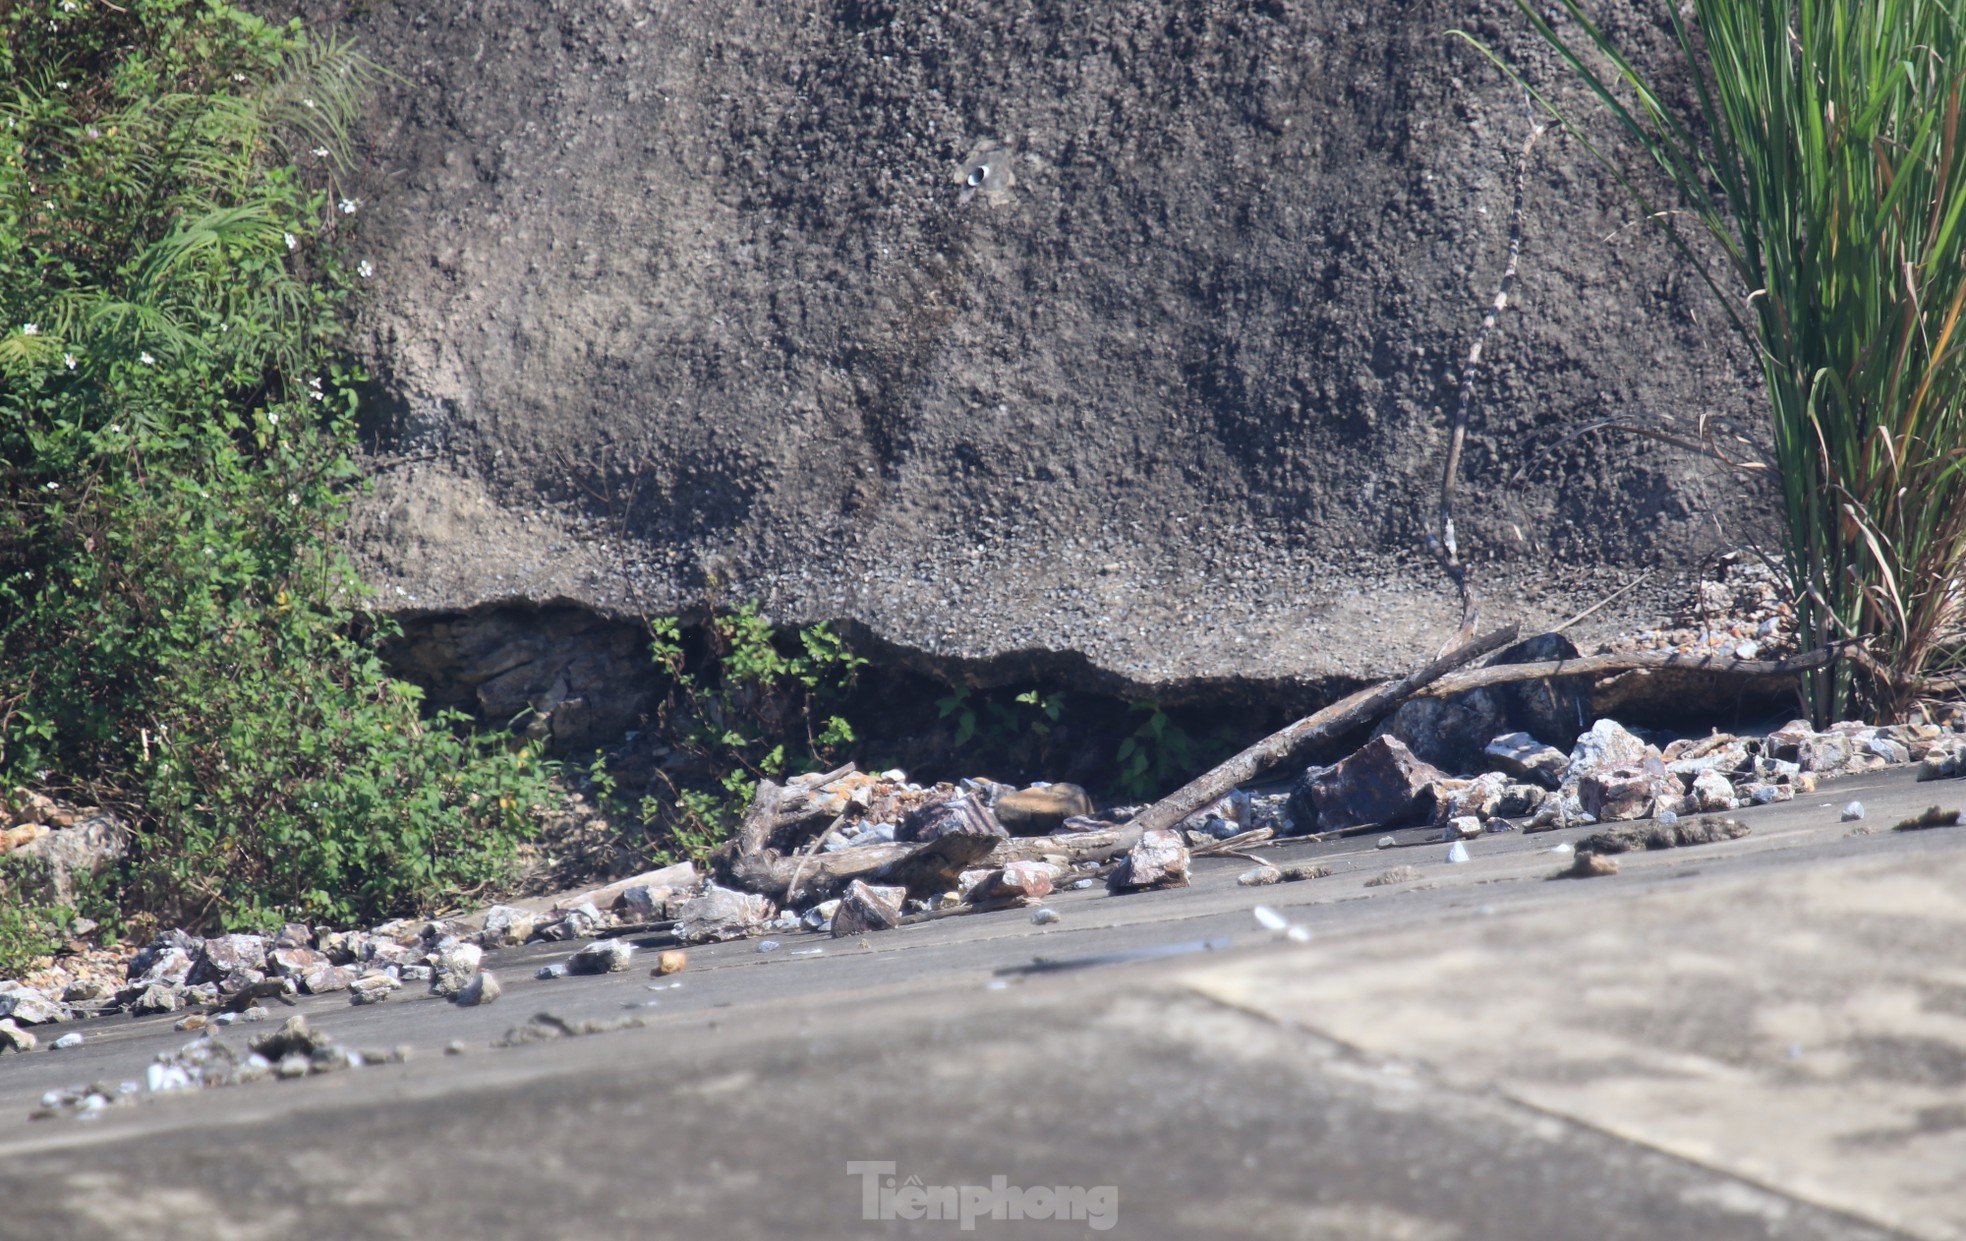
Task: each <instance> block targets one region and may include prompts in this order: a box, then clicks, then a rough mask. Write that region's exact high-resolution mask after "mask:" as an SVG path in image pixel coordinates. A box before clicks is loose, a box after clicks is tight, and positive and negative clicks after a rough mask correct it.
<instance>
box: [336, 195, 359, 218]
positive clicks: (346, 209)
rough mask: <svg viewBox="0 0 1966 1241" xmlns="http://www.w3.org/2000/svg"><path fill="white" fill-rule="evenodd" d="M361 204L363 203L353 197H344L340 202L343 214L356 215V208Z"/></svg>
mask: <svg viewBox="0 0 1966 1241" xmlns="http://www.w3.org/2000/svg"><path fill="white" fill-rule="evenodd" d="M361 205H362V204H361V203H359V202H357V201H355V200H354V199H352V198H344V199H342V200H341V202H340V204H339V206H340V207H341V214H343V215H354V214H355V209H356V208H357V207H359V206H361Z"/></svg>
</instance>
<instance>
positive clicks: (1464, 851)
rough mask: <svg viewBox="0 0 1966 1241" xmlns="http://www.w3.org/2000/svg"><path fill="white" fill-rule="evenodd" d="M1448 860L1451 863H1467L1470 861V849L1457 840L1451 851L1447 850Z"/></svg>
mask: <svg viewBox="0 0 1966 1241" xmlns="http://www.w3.org/2000/svg"><path fill="white" fill-rule="evenodd" d="M1447 860H1448V861H1450V862H1465V861H1467V860H1468V847H1467V846H1466V845H1464V844H1462V843H1461V842H1460V841H1458V840H1457V841H1455V842H1454V844H1453V845H1452V846H1451V847H1450V848H1449V849H1448V850H1447Z"/></svg>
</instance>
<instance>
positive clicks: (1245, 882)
mask: <svg viewBox="0 0 1966 1241" xmlns="http://www.w3.org/2000/svg"><path fill="white" fill-rule="evenodd" d="M1282 882H1283V872H1282V871H1280V870H1278V869H1277V868H1276V867H1274V866H1258V867H1256V868H1255V869H1254V870H1246V871H1244V872H1242V873H1241V874H1240V875H1237V876H1236V883H1237V884H1238V885H1239V886H1241V887H1245V888H1261V887H1267V886H1268V885H1270V884H1273V883H1282Z"/></svg>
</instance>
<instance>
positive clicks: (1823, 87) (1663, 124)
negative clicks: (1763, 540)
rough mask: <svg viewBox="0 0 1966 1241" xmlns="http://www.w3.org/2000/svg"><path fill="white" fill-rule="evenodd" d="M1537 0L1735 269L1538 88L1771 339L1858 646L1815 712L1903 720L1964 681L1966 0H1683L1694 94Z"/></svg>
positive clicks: (1811, 503)
mask: <svg viewBox="0 0 1966 1241" xmlns="http://www.w3.org/2000/svg"><path fill="white" fill-rule="evenodd" d="M1517 6H1518V7H1519V8H1520V9H1521V10H1522V12H1523V14H1524V16H1525V17H1526V18H1527V20H1528V21H1529V23H1530V25H1531V26H1533V27H1534V28H1535V30H1536V32H1537V33H1538V34H1539V35H1541V37H1542V38H1543V39H1544V40H1545V41H1546V42H1547V43H1548V44H1549V45H1550V46H1551V47H1552V48H1554V49H1555V50H1556V51H1557V52H1558V54H1559V55H1560V56H1561V57H1562V58H1563V59H1564V61H1565V62H1567V63H1568V65H1569V66H1570V68H1571V69H1572V71H1573V72H1575V74H1576V75H1577V76H1578V77H1579V78H1580V79H1581V80H1582V81H1583V82H1584V84H1585V85H1586V86H1587V87H1588V88H1589V90H1590V91H1591V93H1592V94H1593V95H1595V96H1596V98H1597V99H1598V101H1599V102H1600V103H1601V104H1602V105H1603V106H1604V107H1605V109H1606V110H1607V111H1608V112H1609V113H1610V115H1611V116H1612V118H1613V119H1614V121H1615V122H1616V125H1617V127H1618V129H1619V130H1620V131H1621V132H1622V133H1623V134H1624V135H1625V137H1626V138H1628V139H1629V140H1630V141H1632V142H1633V143H1634V144H1635V145H1636V146H1637V147H1638V148H1639V149H1640V150H1642V151H1643V152H1644V154H1645V156H1646V157H1647V158H1648V159H1649V160H1650V161H1651V162H1653V163H1655V164H1656V165H1657V166H1658V167H1659V168H1660V169H1661V170H1663V172H1664V173H1665V175H1666V177H1667V178H1668V179H1669V180H1670V181H1671V183H1672V185H1673V187H1674V189H1675V191H1676V192H1677V194H1678V196H1679V199H1680V202H1681V205H1682V207H1683V208H1684V209H1685V212H1686V214H1688V215H1690V217H1691V218H1693V219H1696V220H1698V221H1699V224H1700V227H1701V230H1702V231H1703V232H1704V234H1705V235H1706V236H1707V238H1709V239H1710V240H1711V242H1712V243H1713V249H1714V250H1715V252H1716V254H1717V258H1718V262H1719V264H1720V271H1721V273H1722V274H1720V275H1716V274H1715V273H1714V272H1713V271H1710V270H1709V268H1708V265H1707V263H1705V262H1704V261H1702V256H1701V254H1699V253H1698V250H1699V249H1700V247H1698V246H1696V244H1695V239H1694V238H1692V237H1690V236H1688V235H1687V234H1686V233H1685V232H1684V231H1683V230H1682V228H1681V226H1680V224H1679V220H1680V218H1681V214H1680V213H1678V212H1672V211H1662V210H1657V209H1655V207H1654V204H1653V203H1652V202H1651V201H1649V199H1648V197H1647V195H1646V194H1645V193H1644V191H1643V190H1642V189H1641V188H1640V187H1639V186H1638V184H1637V183H1636V181H1635V180H1633V179H1632V178H1631V177H1630V176H1628V175H1627V173H1626V171H1625V170H1624V169H1623V168H1621V167H1620V166H1619V164H1618V162H1617V161H1616V160H1614V159H1613V158H1611V156H1610V155H1609V154H1607V153H1606V152H1604V151H1602V150H1600V149H1599V148H1598V147H1596V146H1595V145H1593V144H1591V143H1590V141H1589V139H1588V138H1587V136H1586V135H1585V134H1584V133H1583V132H1582V131H1581V130H1580V129H1578V128H1577V127H1576V126H1575V125H1574V124H1572V123H1571V122H1570V121H1569V120H1568V119H1567V118H1565V117H1564V116H1563V115H1562V113H1561V112H1560V111H1558V110H1557V109H1556V108H1555V107H1554V106H1553V105H1551V104H1550V103H1549V101H1548V100H1547V99H1546V98H1544V97H1543V96H1541V95H1540V94H1539V95H1538V98H1539V99H1540V100H1542V102H1543V104H1544V106H1545V107H1548V108H1549V110H1550V111H1551V112H1552V114H1553V115H1556V116H1557V118H1558V120H1559V121H1561V122H1563V123H1564V124H1565V126H1566V128H1568V129H1569V130H1570V132H1571V133H1572V134H1573V136H1575V137H1577V138H1578V139H1579V140H1580V141H1581V142H1583V143H1584V145H1585V146H1586V147H1587V148H1588V149H1589V150H1591V151H1592V153H1593V154H1594V155H1595V156H1596V157H1597V158H1598V159H1599V160H1600V161H1601V162H1603V164H1604V165H1605V167H1606V168H1608V169H1609V170H1610V171H1611V172H1612V173H1613V175H1615V176H1617V177H1618V178H1619V180H1620V181H1621V182H1622V183H1623V184H1624V185H1625V186H1626V188H1627V189H1628V190H1629V191H1630V192H1631V194H1632V196H1633V198H1634V200H1635V201H1636V202H1637V203H1638V204H1639V206H1640V209H1641V210H1642V211H1643V212H1644V213H1645V215H1646V217H1647V218H1648V219H1651V220H1653V221H1655V222H1656V223H1658V224H1659V225H1660V226H1661V227H1662V228H1664V229H1665V231H1666V234H1667V236H1668V237H1669V238H1670V239H1671V240H1672V242H1673V244H1674V245H1675V246H1676V247H1677V248H1678V249H1679V250H1680V251H1681V253H1682V254H1683V255H1684V256H1685V257H1686V258H1687V260H1688V261H1689V262H1691V263H1693V265H1694V268H1695V270H1696V271H1697V272H1698V273H1699V274H1700V276H1701V278H1702V279H1704V280H1705V281H1706V282H1707V284H1708V286H1709V287H1710V288H1711V289H1712V291H1713V293H1714V294H1715V296H1716V298H1718V300H1719V301H1720V304H1721V306H1722V308H1723V310H1724V311H1725V313H1726V314H1727V316H1728V319H1729V322H1730V323H1731V324H1732V325H1733V326H1734V328H1735V329H1736V330H1737V331H1738V332H1739V333H1740V334H1741V335H1742V336H1743V338H1745V339H1746V340H1747V341H1748V343H1749V344H1750V345H1751V346H1752V347H1753V348H1754V350H1755V353H1756V356H1757V357H1758V358H1759V359H1760V362H1761V368H1762V375H1763V379H1764V384H1765V388H1766V391H1767V395H1768V401H1769V409H1770V420H1771V432H1772V440H1773V443H1774V448H1775V458H1776V466H1777V469H1778V470H1779V472H1780V475H1781V482H1782V490H1783V501H1784V510H1785V516H1786V518H1787V530H1786V562H1787V565H1786V567H1787V573H1788V577H1789V581H1790V585H1791V589H1792V591H1793V593H1794V596H1795V599H1796V604H1797V609H1798V614H1799V621H1800V626H1801V631H1802V638H1803V640H1804V641H1805V642H1806V643H1808V644H1810V645H1814V646H1827V645H1830V644H1832V643H1838V642H1844V641H1848V642H1850V643H1851V645H1849V646H1848V647H1847V648H1846V654H1848V655H1849V656H1850V658H1849V659H1848V660H1846V661H1843V662H1840V663H1838V664H1837V665H1835V666H1833V667H1831V668H1825V669H1823V670H1822V671H1820V672H1816V673H1811V674H1809V675H1808V676H1807V679H1806V681H1805V689H1806V697H1807V699H1808V704H1809V708H1810V710H1811V712H1812V714H1813V715H1814V717H1815V718H1816V721H1817V722H1818V723H1819V724H1821V723H1824V722H1826V721H1827V720H1829V719H1830V718H1834V717H1838V716H1842V715H1845V714H1848V713H1852V712H1866V713H1872V714H1875V715H1877V716H1879V717H1883V718H1901V717H1902V716H1903V715H1904V714H1905V712H1906V711H1907V710H1909V709H1910V708H1911V707H1912V706H1913V705H1914V704H1915V703H1916V702H1917V700H1918V699H1919V698H1920V697H1921V695H1923V694H1925V693H1926V692H1928V690H1931V689H1934V688H1937V687H1938V685H1939V684H1941V683H1942V682H1944V681H1948V680H1949V681H1951V682H1954V683H1956V682H1957V678H1956V677H1952V678H1946V677H1944V675H1943V674H1944V673H1945V671H1946V669H1947V668H1948V667H1950V666H1953V665H1956V664H1957V663H1958V662H1959V660H1960V659H1961V657H1962V634H1961V627H1962V622H1966V339H1962V335H1963V334H1962V324H1961V318H1962V313H1963V312H1966V227H1963V226H1962V224H1963V221H1962V217H1966V132H1962V129H1961V116H1960V113H1961V103H1962V95H1966V12H1962V10H1961V7H1960V5H1959V4H1958V3H1956V0H1953V2H1947V0H1781V2H1779V3H1778V2H1777V0H1691V3H1690V4H1688V5H1687V6H1684V7H1681V6H1679V5H1676V4H1666V5H1663V6H1662V8H1663V12H1664V15H1665V17H1666V19H1667V21H1668V22H1669V23H1670V25H1671V29H1672V32H1673V35H1674V39H1675V41H1676V44H1677V48H1678V51H1679V54H1680V59H1681V61H1682V62H1683V65H1684V68H1685V71H1686V74H1687V79H1688V85H1687V91H1688V95H1689V99H1690V102H1688V103H1686V104H1684V105H1678V106H1676V105H1674V104H1672V103H1670V102H1669V101H1668V100H1669V96H1668V95H1666V94H1665V93H1664V92H1662V91H1660V90H1659V89H1657V88H1656V87H1655V85H1654V83H1653V82H1652V81H1651V80H1650V79H1648V78H1647V76H1646V75H1645V74H1644V73H1643V72H1642V71H1641V70H1640V69H1639V68H1638V67H1637V66H1636V65H1634V64H1633V63H1632V62H1631V61H1630V60H1629V59H1627V58H1626V57H1625V56H1624V55H1623V54H1622V53H1621V52H1620V50H1619V49H1618V48H1617V47H1616V46H1614V45H1613V43H1612V41H1611V40H1610V38H1609V37H1608V36H1607V35H1606V34H1605V33H1604V32H1603V30H1601V29H1600V28H1599V27H1598V26H1597V25H1595V24H1594V23H1593V22H1592V21H1591V20H1590V18H1589V16H1588V15H1587V14H1586V13H1585V12H1584V10H1583V8H1582V6H1581V5H1580V4H1578V3H1577V2H1576V0H1560V8H1561V10H1562V16H1563V17H1564V18H1565V19H1567V22H1566V24H1567V26H1568V27H1569V28H1570V30H1573V31H1574V32H1575V33H1574V34H1571V33H1567V32H1566V31H1565V30H1560V29H1559V28H1558V25H1557V24H1556V22H1555V21H1554V20H1553V17H1554V13H1553V11H1548V10H1546V9H1545V7H1544V6H1541V5H1538V4H1533V3H1531V2H1530V0H1517ZM1464 37H1465V36H1464ZM1471 41H1472V40H1471ZM1476 45H1477V46H1480V45H1479V44H1478V43H1477V44H1476ZM1483 50H1484V51H1487V49H1486V48H1484V49H1483ZM1488 54H1489V55H1490V57H1491V58H1493V59H1495V60H1496V63H1498V64H1501V65H1502V67H1503V68H1504V69H1505V70H1506V71H1509V72H1510V73H1511V75H1512V76H1516V78H1517V80H1518V81H1521V78H1520V76H1519V75H1516V74H1514V71H1513V70H1512V69H1510V68H1509V66H1508V65H1507V64H1506V63H1505V62H1503V61H1502V60H1501V59H1500V58H1499V57H1496V56H1495V54H1494V53H1493V52H1488Z"/></svg>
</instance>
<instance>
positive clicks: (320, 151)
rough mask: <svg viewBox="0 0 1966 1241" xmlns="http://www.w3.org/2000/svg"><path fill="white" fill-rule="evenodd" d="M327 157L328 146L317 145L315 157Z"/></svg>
mask: <svg viewBox="0 0 1966 1241" xmlns="http://www.w3.org/2000/svg"><path fill="white" fill-rule="evenodd" d="M327 157H328V148H326V147H315V148H314V158H315V159H326V158H327Z"/></svg>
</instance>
